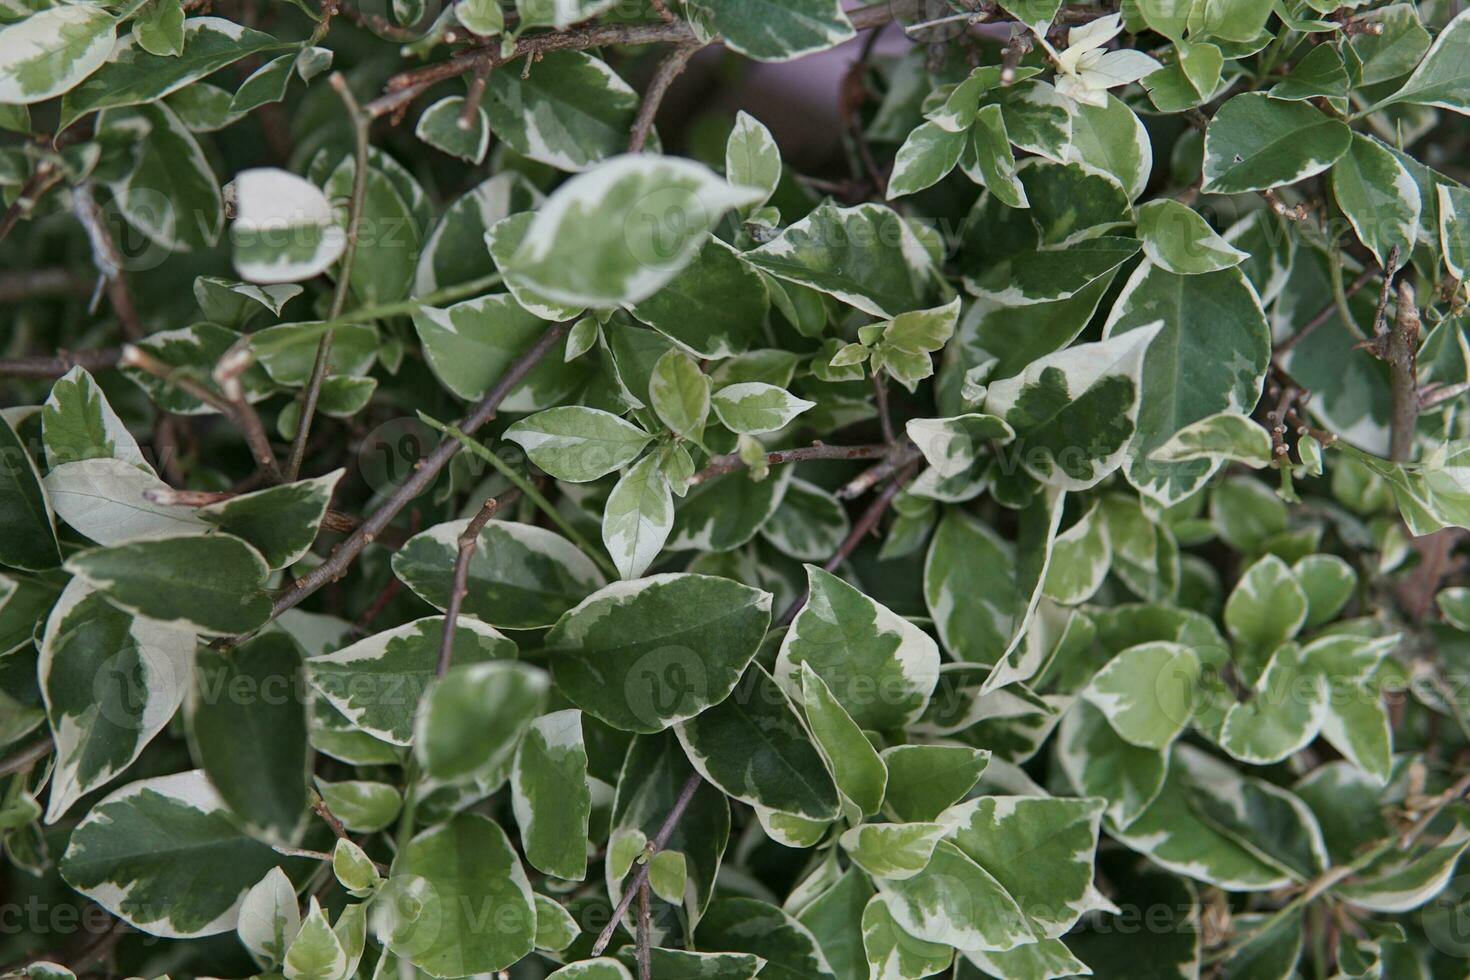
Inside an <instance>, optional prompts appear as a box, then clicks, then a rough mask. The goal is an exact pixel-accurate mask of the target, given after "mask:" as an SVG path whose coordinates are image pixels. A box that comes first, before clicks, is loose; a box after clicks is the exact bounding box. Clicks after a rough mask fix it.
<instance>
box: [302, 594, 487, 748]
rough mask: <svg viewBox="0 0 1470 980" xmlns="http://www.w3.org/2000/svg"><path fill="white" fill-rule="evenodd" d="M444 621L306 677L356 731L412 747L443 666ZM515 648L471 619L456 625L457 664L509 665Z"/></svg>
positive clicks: (397, 635)
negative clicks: (427, 693)
mask: <svg viewBox="0 0 1470 980" xmlns="http://www.w3.org/2000/svg"><path fill="white" fill-rule="evenodd" d="M443 635H444V617H442V616H427V617H425V618H423V619H416V620H414V621H413V622H410V623H405V624H403V625H402V626H395V627H394V628H393V629H390V630H385V631H384V632H382V633H377V634H374V635H373V636H369V637H367V638H365V639H362V640H359V641H357V642H356V643H353V644H351V645H350V646H346V647H343V648H342V649H340V650H337V651H335V652H333V653H329V654H325V655H323V656H317V657H311V658H308V660H307V661H306V676H307V680H309V681H310V682H311V686H312V687H313V688H315V689H316V691H317V692H319V693H320V694H321V695H322V696H323V697H324V698H326V699H327V701H328V702H330V703H331V704H332V706H333V707H335V708H336V709H337V710H338V711H340V712H342V714H344V715H346V716H347V719H348V720H349V721H351V722H352V724H353V725H354V726H356V727H357V728H359V729H361V730H362V731H364V732H367V733H368V734H370V735H373V736H375V737H377V738H380V739H382V740H383V741H385V742H390V743H392V744H394V745H411V744H413V725H414V716H415V715H416V714H417V712H418V707H419V700H420V698H422V696H423V694H424V690H425V689H426V688H427V687H428V685H429V683H430V682H431V681H432V680H433V678H434V675H435V668H436V666H437V665H438V662H439V643H440V640H441V639H442V638H443ZM515 654H516V650H515V644H514V643H511V642H510V641H509V640H507V639H506V638H505V637H503V636H501V635H500V634H499V633H497V632H496V631H495V630H493V629H491V628H490V627H489V626H486V625H484V624H483V623H481V622H479V621H478V620H476V619H472V618H469V617H463V618H461V619H460V620H459V621H458V622H457V623H455V636H454V650H453V663H455V664H458V665H461V666H464V665H469V664H476V663H483V662H485V661H487V660H495V659H510V658H514V657H515Z"/></svg>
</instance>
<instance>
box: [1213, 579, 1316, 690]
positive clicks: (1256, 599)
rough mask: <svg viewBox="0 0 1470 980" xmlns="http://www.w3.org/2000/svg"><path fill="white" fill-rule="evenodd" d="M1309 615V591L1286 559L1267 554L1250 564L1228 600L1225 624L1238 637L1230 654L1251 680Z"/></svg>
mask: <svg viewBox="0 0 1470 980" xmlns="http://www.w3.org/2000/svg"><path fill="white" fill-rule="evenodd" d="M1306 619H1307V595H1306V593H1305V592H1303V591H1302V587H1301V585H1299V584H1298V583H1297V580H1296V576H1294V575H1292V573H1291V569H1290V568H1289V567H1287V565H1286V563H1285V562H1283V561H1282V560H1281V559H1280V558H1277V557H1276V556H1275V555H1267V556H1265V557H1264V558H1262V559H1261V560H1260V561H1258V562H1256V563H1255V564H1254V565H1251V566H1250V567H1249V568H1247V569H1246V570H1245V573H1244V574H1243V575H1241V577H1240V581H1239V582H1237V583H1236V585H1235V588H1234V589H1233V590H1231V592H1230V598H1229V599H1227V600H1226V601H1225V628H1226V629H1227V630H1229V631H1230V637H1231V639H1233V640H1234V641H1235V646H1234V647H1233V649H1232V652H1231V656H1232V658H1233V659H1234V660H1235V664H1236V666H1237V667H1238V668H1240V670H1241V672H1242V673H1243V674H1244V677H1245V680H1246V682H1247V683H1249V684H1254V683H1255V681H1256V679H1257V678H1259V677H1260V676H1261V673H1262V671H1264V670H1265V667H1266V660H1267V658H1268V657H1270V656H1271V653H1272V652H1273V651H1274V650H1275V649H1276V648H1277V647H1278V646H1280V645H1281V644H1283V643H1285V642H1286V641H1287V640H1290V639H1291V638H1292V637H1294V636H1296V634H1297V630H1299V629H1301V628H1302V624H1303V623H1305V622H1306Z"/></svg>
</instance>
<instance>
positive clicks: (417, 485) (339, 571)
mask: <svg viewBox="0 0 1470 980" xmlns="http://www.w3.org/2000/svg"><path fill="white" fill-rule="evenodd" d="M573 322H574V321H572V320H563V321H562V322H560V323H554V324H551V325H550V326H548V327H547V328H546V332H545V333H543V334H542V335H541V339H540V340H538V341H536V343H535V344H534V345H532V347H531V349H530V350H528V351H526V352H525V353H524V354H522V355H521V356H520V357H518V358H517V359H516V361H515V363H514V364H512V365H511V366H510V369H509V370H507V371H506V372H505V373H504V374H502V375H501V376H500V380H499V381H497V382H496V383H495V386H494V387H493V388H491V389H490V391H489V392H487V393H486V394H485V397H484V398H482V399H480V400H479V401H478V402H476V403H475V407H474V408H473V409H472V410H471V411H470V413H469V414H468V415H467V416H465V417H464V419H463V420H461V421H460V422H459V428H460V429H461V430H462V431H464V432H466V433H473V432H475V430H477V429H479V428H480V426H482V425H484V424H485V423H486V422H488V421H490V420H491V419H493V418H494V417H495V413H496V411H497V410H498V409H499V408H500V403H501V402H502V401H504V400H505V397H506V395H508V394H510V392H511V391H512V390H514V389H515V387H516V386H517V385H519V384H520V383H521V381H522V380H524V379H525V377H526V375H527V374H528V373H530V371H531V369H532V368H534V367H535V366H536V365H537V364H539V363H540V362H541V359H542V358H544V357H545V356H546V355H547V353H549V352H550V351H551V349H552V348H553V347H555V346H556V344H557V343H558V342H559V341H560V340H561V339H562V338H563V337H565V336H566V334H567V331H568V330H570V329H571V328H572V323H573ZM461 445H462V444H461V443H460V442H459V441H458V440H456V439H445V440H444V441H443V442H441V443H439V445H438V446H436V447H435V448H434V451H433V452H431V453H430V454H429V455H428V456H426V457H425V458H424V459H422V460H420V461H419V463H418V464H417V465H416V466H415V468H414V472H413V475H412V476H410V477H409V478H408V479H407V480H405V481H404V483H403V485H402V486H401V487H399V488H398V489H397V490H396V491H394V493H393V495H392V496H390V497H389V498H388V499H387V500H385V501H383V505H382V506H381V507H379V508H378V509H377V510H375V511H373V513H372V515H371V516H369V517H368V518H367V520H365V521H363V522H362V525H361V526H360V527H358V528H357V530H355V531H353V532H352V534H351V535H349V536H348V538H347V539H346V540H345V541H343V542H342V543H341V544H339V545H338V546H337V547H336V548H334V549H333V550H332V553H331V554H330V555H329V556H328V557H327V558H326V560H325V561H323V562H322V563H321V564H320V565H318V566H317V567H316V568H313V569H312V570H311V571H310V572H308V573H307V574H305V575H303V576H302V577H301V578H299V579H297V580H296V581H295V582H294V583H292V585H291V587H290V588H289V589H287V590H286V591H285V592H284V593H282V594H281V596H280V597H279V598H277V599H276V602H275V608H274V611H273V612H272V614H271V615H272V617H273V618H274V617H275V616H279V615H280V614H281V613H283V612H285V611H286V610H287V609H291V608H293V607H295V606H296V605H297V604H298V603H300V602H301V600H303V599H305V598H306V597H307V596H309V595H311V594H312V593H313V592H315V591H316V590H317V589H320V588H321V587H322V586H323V585H326V584H327V583H328V582H330V581H332V580H333V579H335V578H338V577H340V576H341V575H343V574H344V573H345V572H346V571H347V569H348V567H349V566H350V565H351V564H352V563H353V561H355V560H356V559H357V556H358V555H360V554H362V551H363V549H364V548H366V547H367V546H368V545H369V544H371V543H372V542H373V540H374V539H375V538H377V536H378V535H379V534H381V533H382V532H383V530H384V529H385V528H387V527H388V524H389V522H391V521H392V520H393V518H395V517H397V516H398V512H399V511H401V510H403V508H404V507H406V506H408V502H409V501H410V500H413V499H414V498H415V497H417V496H418V495H419V494H421V493H423V492H424V491H425V490H427V489H428V488H429V485H430V484H432V483H433V482H434V479H435V478H436V477H438V475H439V471H440V470H442V469H443V468H444V467H445V465H446V464H447V463H448V462H449V461H450V460H451V459H453V458H454V455H455V453H457V452H459V450H460V447H461Z"/></svg>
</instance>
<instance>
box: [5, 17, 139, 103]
mask: <svg viewBox="0 0 1470 980" xmlns="http://www.w3.org/2000/svg"><path fill="white" fill-rule="evenodd" d="M22 9H24V8H22ZM7 19H9V18H7ZM116 29H117V20H116V19H115V18H114V17H113V16H112V15H111V14H109V13H108V12H107V11H106V10H103V9H102V8H101V7H92V6H85V5H77V6H59V7H51V8H46V9H40V8H37V9H36V12H35V13H32V14H30V16H28V17H25V18H24V19H21V20H17V21H16V22H15V23H12V24H9V25H7V26H6V27H5V28H4V29H3V30H0V52H3V53H0V79H3V80H4V81H3V82H0V102H4V103H20V104H26V103H31V102H42V101H45V100H46V99H49V98H52V97H54V96H57V95H60V94H61V93H63V92H65V91H67V90H68V89H71V88H73V87H75V86H76V85H77V84H78V83H80V82H81V81H82V79H84V78H86V77H87V76H88V75H90V74H92V73H93V72H94V71H96V70H97V69H98V68H100V67H101V66H102V63H103V62H105V61H106V60H107V59H108V56H109V55H110V54H112V50H113V44H114V32H115V31H116Z"/></svg>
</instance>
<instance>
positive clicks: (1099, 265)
mask: <svg viewBox="0 0 1470 980" xmlns="http://www.w3.org/2000/svg"><path fill="white" fill-rule="evenodd" d="M1181 206H1182V205H1181ZM1145 210H1146V209H1145ZM1186 210H1187V209H1186ZM1191 213H1193V212H1191ZM1139 228H1140V232H1142V230H1143V211H1140V212H1139ZM1136 254H1138V242H1136V241H1134V240H1133V239H1131V238H1112V237H1108V236H1104V237H1101V238H1089V239H1084V240H1083V241H1080V242H1074V243H1072V244H1070V245H1061V246H1048V247H1042V248H1038V249H1036V250H1035V251H1029V252H1021V253H1020V254H1018V255H1015V256H1013V257H1011V258H1009V259H1007V260H1005V261H1004V262H1000V263H997V264H996V265H994V266H991V267H990V268H989V269H987V270H986V271H985V273H984V274H983V275H981V276H980V277H978V278H975V279H966V282H965V286H966V288H967V289H968V290H969V291H970V292H971V293H973V294H974V295H976V296H978V297H980V298H981V299H985V300H989V301H990V302H992V303H996V304H1005V305H1008V306H1024V305H1026V304H1029V303H1053V302H1056V301H1057V300H1063V299H1070V298H1071V297H1073V296H1075V295H1077V294H1078V293H1080V292H1082V291H1083V290H1085V289H1086V288H1087V287H1088V286H1090V285H1092V284H1093V283H1094V282H1097V281H1098V280H1099V279H1101V278H1102V277H1104V276H1111V273H1112V272H1113V270H1114V269H1116V268H1118V266H1120V265H1122V264H1123V263H1124V262H1126V261H1128V260H1129V259H1130V258H1132V257H1133V256H1134V255H1136Z"/></svg>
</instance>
